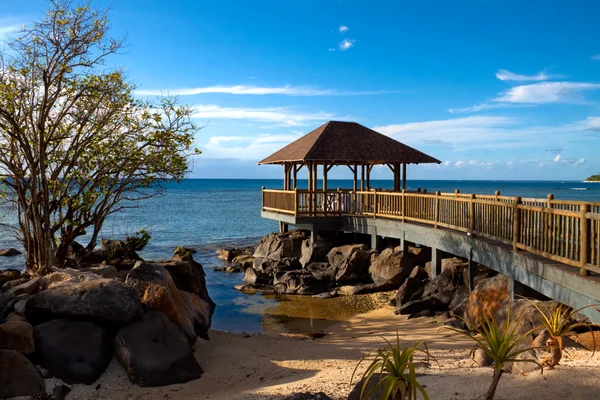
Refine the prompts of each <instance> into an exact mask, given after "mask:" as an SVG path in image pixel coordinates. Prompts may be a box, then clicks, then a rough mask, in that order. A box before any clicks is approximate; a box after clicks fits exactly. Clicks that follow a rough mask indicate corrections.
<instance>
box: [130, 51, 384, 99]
mask: <svg viewBox="0 0 600 400" xmlns="http://www.w3.org/2000/svg"><path fill="white" fill-rule="evenodd" d="M330 50H331V49H330ZM135 93H136V94H137V95H138V96H162V95H166V94H168V95H171V96H195V95H200V94H215V93H221V94H234V95H258V96H264V95H283V96H362V95H373V94H383V93H387V92H384V91H341V90H333V89H317V88H313V87H308V86H292V85H285V86H271V87H268V86H248V85H235V86H220V85H219V86H205V87H194V88H178V89H149V90H144V89H140V90H136V91H135Z"/></svg>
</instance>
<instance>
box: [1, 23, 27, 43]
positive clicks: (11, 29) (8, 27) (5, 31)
mask: <svg viewBox="0 0 600 400" xmlns="http://www.w3.org/2000/svg"><path fill="white" fill-rule="evenodd" d="M21 28H23V24H15V23H9V22H6V21H0V41H4V40H6V39H8V38H9V36H10V35H11V34H12V33H15V32H18V31H19V30H21Z"/></svg>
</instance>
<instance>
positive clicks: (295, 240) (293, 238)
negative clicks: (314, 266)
mask: <svg viewBox="0 0 600 400" xmlns="http://www.w3.org/2000/svg"><path fill="white" fill-rule="evenodd" d="M309 236H310V235H309V233H308V231H305V230H300V229H295V230H292V231H289V232H286V233H271V234H269V235H267V236H265V237H263V238H262V240H261V241H260V243H258V246H256V249H255V250H254V254H253V256H254V257H255V258H268V259H270V260H274V261H279V260H281V259H283V258H297V259H298V260H299V259H300V257H302V243H303V242H304V240H305V239H307V238H308V237H309Z"/></svg>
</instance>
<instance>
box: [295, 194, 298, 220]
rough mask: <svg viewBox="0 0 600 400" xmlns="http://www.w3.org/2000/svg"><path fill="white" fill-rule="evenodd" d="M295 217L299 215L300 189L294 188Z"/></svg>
mask: <svg viewBox="0 0 600 400" xmlns="http://www.w3.org/2000/svg"><path fill="white" fill-rule="evenodd" d="M294 215H296V216H297V215H298V188H297V187H295V188H294Z"/></svg>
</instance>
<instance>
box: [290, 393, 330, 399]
mask: <svg viewBox="0 0 600 400" xmlns="http://www.w3.org/2000/svg"><path fill="white" fill-rule="evenodd" d="M283 400H332V398H331V397H329V396H327V395H326V394H325V393H323V392H319V393H309V392H305V393H294V394H293V395H291V396H288V397H286V398H284V399H283Z"/></svg>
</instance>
